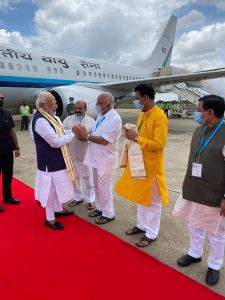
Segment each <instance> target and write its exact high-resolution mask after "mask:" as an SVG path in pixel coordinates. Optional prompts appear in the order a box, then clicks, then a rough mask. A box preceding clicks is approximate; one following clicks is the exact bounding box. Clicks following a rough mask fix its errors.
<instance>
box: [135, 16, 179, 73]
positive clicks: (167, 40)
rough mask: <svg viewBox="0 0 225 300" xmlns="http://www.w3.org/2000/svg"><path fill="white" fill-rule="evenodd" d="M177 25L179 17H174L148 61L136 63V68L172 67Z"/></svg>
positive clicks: (171, 18)
mask: <svg viewBox="0 0 225 300" xmlns="http://www.w3.org/2000/svg"><path fill="white" fill-rule="evenodd" d="M176 25H177V17H176V16H174V15H172V16H171V17H170V19H169V21H168V23H167V25H166V27H165V29H164V31H163V33H162V35H161V37H160V39H159V40H158V42H157V44H156V45H155V47H154V49H153V51H152V54H151V56H150V57H149V58H147V59H146V60H144V61H142V62H139V63H136V64H135V66H138V67H142V68H145V69H151V70H153V69H156V68H161V67H166V66H169V65H170V60H171V55H172V49H173V43H174V37H175V31H176Z"/></svg>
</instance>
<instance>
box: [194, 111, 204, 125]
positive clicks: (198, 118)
mask: <svg viewBox="0 0 225 300" xmlns="http://www.w3.org/2000/svg"><path fill="white" fill-rule="evenodd" d="M194 120H195V121H196V122H197V123H198V124H200V125H204V123H205V120H203V119H202V112H200V111H195V112H194Z"/></svg>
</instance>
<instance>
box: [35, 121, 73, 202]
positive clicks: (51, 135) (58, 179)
mask: <svg viewBox="0 0 225 300" xmlns="http://www.w3.org/2000/svg"><path fill="white" fill-rule="evenodd" d="M34 130H35V131H36V132H37V133H38V134H39V135H40V136H41V137H42V138H43V139H44V140H45V141H46V142H47V143H48V144H49V145H50V146H51V147H53V148H60V147H62V146H64V145H65V144H68V143H69V142H71V141H72V139H73V138H74V134H73V133H72V132H69V133H68V134H66V135H64V136H62V137H59V136H58V135H57V134H56V132H55V131H54V129H53V128H52V127H51V126H50V124H49V122H48V121H47V120H46V119H44V118H40V119H38V120H37V122H36V124H35V127H34ZM52 185H55V187H56V193H57V198H58V200H59V202H60V203H64V202H67V201H69V200H70V199H73V196H74V188H73V184H72V181H71V180H70V179H69V177H68V174H67V170H66V169H64V170H60V171H56V172H48V170H47V169H46V171H45V172H43V171H40V170H37V174H36V180H35V199H36V200H39V201H40V202H41V205H42V206H43V207H45V206H46V203H47V200H48V196H49V193H50V189H51V186H52Z"/></svg>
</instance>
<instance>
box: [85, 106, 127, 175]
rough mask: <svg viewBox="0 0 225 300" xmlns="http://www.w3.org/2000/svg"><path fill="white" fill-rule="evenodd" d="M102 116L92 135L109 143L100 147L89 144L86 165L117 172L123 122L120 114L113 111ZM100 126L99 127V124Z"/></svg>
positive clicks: (97, 121) (99, 117)
mask: <svg viewBox="0 0 225 300" xmlns="http://www.w3.org/2000/svg"><path fill="white" fill-rule="evenodd" d="M101 118H102V115H101V114H100V115H99V116H98V118H97V120H96V122H95V126H94V129H93V131H92V135H94V136H101V137H103V138H104V139H105V140H107V141H108V142H109V143H108V144H107V145H100V144H96V143H93V142H89V144H88V149H87V153H86V156H85V159H84V164H85V165H88V166H91V167H93V168H96V169H103V170H115V169H116V168H117V167H118V144H119V138H120V135H121V131H122V121H121V118H120V116H119V115H118V113H117V112H116V111H115V110H114V109H111V110H110V111H108V112H107V113H106V114H105V115H104V119H103V121H102V122H99V119H101ZM98 123H99V125H98V126H97V124H98Z"/></svg>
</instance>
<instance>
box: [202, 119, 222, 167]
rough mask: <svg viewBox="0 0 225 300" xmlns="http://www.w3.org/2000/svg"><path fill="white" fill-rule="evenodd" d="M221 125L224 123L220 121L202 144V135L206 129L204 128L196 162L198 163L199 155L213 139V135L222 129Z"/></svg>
mask: <svg viewBox="0 0 225 300" xmlns="http://www.w3.org/2000/svg"><path fill="white" fill-rule="evenodd" d="M223 124H224V121H223V120H221V121H220V123H219V124H218V125H217V126H216V128H215V129H214V131H213V133H212V134H211V135H210V137H209V138H208V139H207V140H206V141H205V142H204V135H205V131H206V128H204V130H203V133H202V139H201V147H200V150H199V152H198V161H199V158H200V155H201V154H202V152H203V150H205V148H206V147H207V145H208V143H209V142H210V141H211V139H212V138H213V137H214V135H215V134H216V133H217V131H219V130H220V128H221V127H222V125H223Z"/></svg>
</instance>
